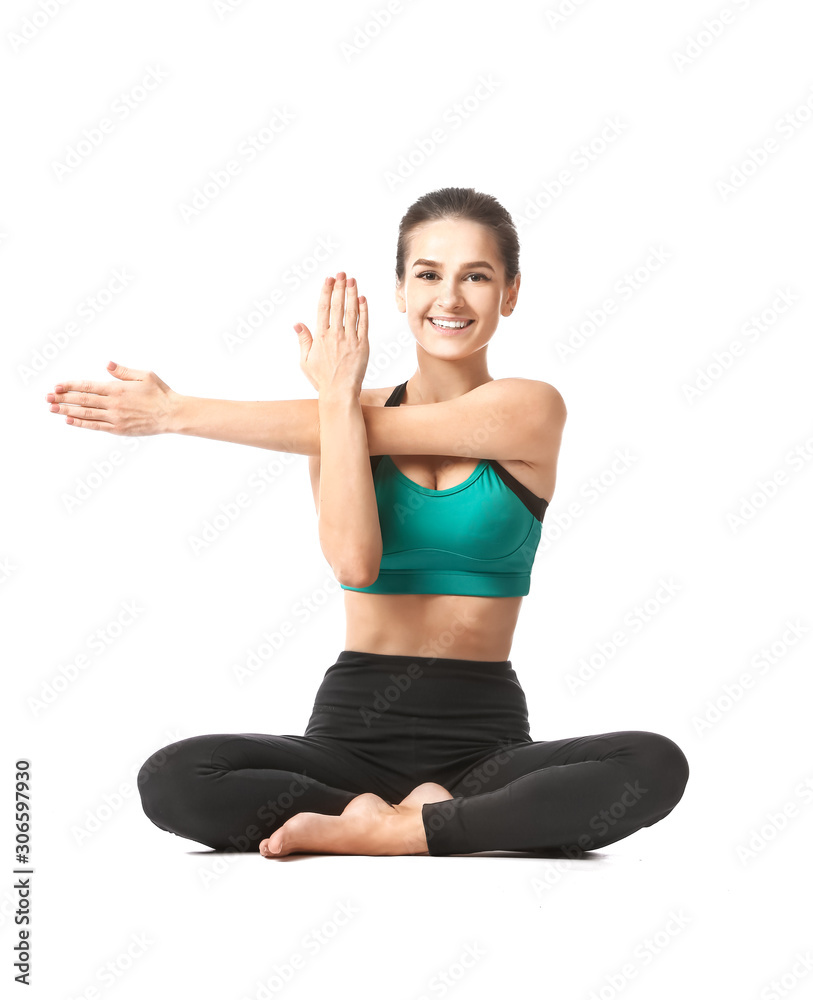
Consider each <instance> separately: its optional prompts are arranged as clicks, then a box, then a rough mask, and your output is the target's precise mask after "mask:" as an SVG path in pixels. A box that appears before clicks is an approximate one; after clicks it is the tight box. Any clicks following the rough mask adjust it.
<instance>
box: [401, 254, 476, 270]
mask: <svg viewBox="0 0 813 1000" xmlns="http://www.w3.org/2000/svg"><path fill="white" fill-rule="evenodd" d="M418 264H421V265H423V266H426V265H428V266H430V267H440V266H441V265H440V264H439V263H438V261H436V260H426V258H425V257H419V258H418V260H416V261H413V263H412V266H413V267H417V265H418ZM460 267H461V270H462V269H463V268H465V267H487V268H488V269H489V270H491V271H493V270H494V268H493V267H492V266H491V264H489V262H488V261H487V260H472V261H469V263H468V264H461V265H460Z"/></svg>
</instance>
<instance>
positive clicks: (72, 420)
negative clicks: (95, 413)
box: [65, 417, 113, 431]
mask: <svg viewBox="0 0 813 1000" xmlns="http://www.w3.org/2000/svg"><path fill="white" fill-rule="evenodd" d="M65 423H66V424H70V425H71V427H85V428H87V429H88V430H91V431H112V430H113V425H112V424H109V423H107V422H106V421H100V420H79V419H78V418H77V417H65Z"/></svg>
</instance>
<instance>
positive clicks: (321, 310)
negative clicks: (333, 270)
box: [316, 275, 334, 334]
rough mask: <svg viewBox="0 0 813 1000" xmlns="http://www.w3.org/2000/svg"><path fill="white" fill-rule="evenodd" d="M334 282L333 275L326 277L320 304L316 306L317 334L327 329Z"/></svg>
mask: <svg viewBox="0 0 813 1000" xmlns="http://www.w3.org/2000/svg"><path fill="white" fill-rule="evenodd" d="M333 282H334V278H333V277H332V275H331V276H329V277H327V278H325V283H324V284H323V285H322V291H321V294H320V295H319V305H318V306H317V307H316V332H317V334H318V333H324V331H325V330H327V325H328V322H329V318H330V296H331V294H332V293H333Z"/></svg>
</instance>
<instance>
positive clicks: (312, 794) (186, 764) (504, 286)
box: [47, 187, 689, 858]
mask: <svg viewBox="0 0 813 1000" xmlns="http://www.w3.org/2000/svg"><path fill="white" fill-rule="evenodd" d="M519 286H520V271H519V245H518V239H517V233H516V229H515V227H514V225H513V222H512V220H511V217H510V215H509V214H508V212H507V211H506V210H505V209H504V208H503V207H502V205H500V203H499V202H498V201H496V200H495V199H494V198H492V197H491V196H489V195H485V194H482V193H479V192H476V191H474V190H473V189H471V188H454V187H452V188H443V189H441V190H438V191H433V192H431V193H429V194H426V195H424V196H423V197H422V198H419V199H418V201H416V202H415V204H414V205H412V206H411V207H410V208H409V210H408V211H407V213H406V214H405V215H404V217H403V219H402V220H401V225H400V229H399V235H398V246H397V253H396V287H395V298H396V303H397V305H398V309H399V310H400V311H401V312H403V313H405V314H406V317H407V322H408V323H409V327H410V329H411V331H412V333H413V334H414V336H415V341H416V348H417V369H416V371H415V373H414V375H412V376H411V377H410V378H409V379H407V381H406V382H403V383H401V384H400V385H398V386H395V387H389V388H386V389H362V388H361V384H362V381H363V379H364V375H365V371H366V367H367V360H368V356H369V346H368V338H367V330H368V321H367V302H366V300H365V299H364V297H363V296H359V294H358V289H357V286H356V282H355V280H354V279H353V278H349V279H348V278H346V275H345V273H344V272H343V271H340V272H339V273H338V274H337V276H336V278H335V279H333V278H327V279H326V281H325V284H324V286H323V288H322V291H321V296H320V299H319V306H318V313H317V322H316V330H315V334H314V335H311V333H310V331H309V330H308V328H307V327H305V326H304V324H296V326H295V329H296V330H297V332H298V336H299V342H300V351H301V359H300V363H301V367H302V370H303V371H304V372H305V374H306V375H307V377H308V378H309V379H310V381H311V383H312V385H313V386H314V387H315V388H316V389H317V390H318V393H319V398H318V400H313V399H310V400H308V399H302V400H282V401H276V402H267V403H266V402H257V403H252V402H232V401H228V400H203V399H194V398H191V397H184V396H180V395H178V394H177V393H175V392H173V391H172V390H171V389H170V388H169V387H168V386H167V385H166V384H165V383H164V382H162V381H161V379H159V378H158V377H157V376H156V375H154V374H153V373H152V372H143V371H130V370H127V369H125V368H123V367H121V366H119V365H115V364H114V363H113V362H111V363H110V365H109V366H108V368H110V370H111V372H112V374H113V375H114V376H115V377H116V378H117V379H118V380H119V381H117V382H107V383H95V382H70V383H63V384H61V385H57V386H55V391H54V393H49V394H48V397H47V399H48V401H49V402H50V403H52V406H51V410H52V411H53V412H57V413H62V414H65V415H66V418H67V422H68V423H69V424H73V425H74V426H77V427H87V428H91V429H96V430H106V431H108V432H110V433H113V434H139V435H140V434H155V433H160V432H168V431H169V432H176V433H181V434H192V435H197V436H203V437H210V438H215V439H218V440H225V441H234V442H239V443H242V444H248V445H254V446H257V447H262V448H269V449H271V450H276V451H286V452H294V453H297V454H302V455H308V456H309V463H310V477H311V484H312V487H313V495H314V502H315V506H316V512H317V515H318V522H319V539H320V543H321V546H322V550H323V552H324V554H325V556H326V558H327V560H328V562H329V563H330V565H331V567H332V569H333V571H334V573H335V575H336V578H337V580H338V581H339V583H340V585H341V587H342V588H343V589H344V591H345V598H344V600H345V610H346V613H347V630H346V638H345V649H344V650H342V651H341V652H340V653H339V655H338V658H337V660H336V662H335V663H334V664H333V665H332V666H330V667H329V668H328V669H327V671H326V673H325V676H324V679H323V681H322V683H321V685H320V687H319V689H318V690H317V692H316V698H315V701H314V706H313V712H312V715H311V718H310V721H309V722H308V725H307V728H306V731H305V733H304V735H302V736H299V735H291V734H289V735H280V736H274V735H264V734H256V733H248V734H246V733H243V734H228V733H221V734H217V735H208V736H196V737H191V738H189V739H184V740H180V741H179V742H177V743H174V744H170V745H169V746H167V747H164V748H163V749H162V750H160V751H158V752H157V753H156V754H154V755H153V756H152V757H150V758H149V759H148V760H147V761H146V762H145V764H144V766H143V767H142V771H141V773H140V774H139V787H140V791H141V798H142V803H143V807H144V811H145V813H146V814H147V816H148V817H149V818H150V819H151V820H152V822H153V823H155V824H156V825H157V826H159V827H160V828H161V829H163V830H167V831H169V832H171V833H174V834H176V835H178V836H180V837H185V838H188V839H190V840H193V841H196V842H197V843H201V844H207V845H209V846H210V847H212V848H216V849H222V850H238V851H247V850H257V849H258V848H259V850H260V852H261V853H262V854H263V855H264V856H265V857H268V858H274V857H277V858H278V857H282V856H285V855H289V854H292V853H328V854H367V855H396V854H430V855H449V854H471V853H476V852H479V851H492V850H498V851H535V850H547V849H551V848H553V849H556V848H559V849H561V850H564V851H565V852H566V853H567V854H568V856H570V857H573V856H576V855H581V853H582V852H583V851H589V850H595V849H596V848H602V847H605V846H607V845H608V844H612V843H614V842H615V841H617V840H620V839H621V838H623V837H627V836H629V835H630V834H631V833H634V832H635V831H636V830H639V829H641V828H642V827H645V826H652V825H653V824H654V823H657V822H658V821H659V820H661V819H663V818H664V817H665V816H667V815H668V814H669V813H670V812H671V811H672V809H673V808H674V807H675V805H676V804H677V802H678V801H679V800H680V798H681V797H682V795H683V791H684V788H685V785H686V782H687V780H688V776H689V766H688V762H687V760H686V757H685V756H684V754H683V752H682V751H681V750H680V748H679V747H678V746H677V745H676V744H675V743H674V742H673V741H672V740H670V739H668V738H667V737H665V736H661V735H659V734H657V733H652V732H647V731H639V730H633V731H624V732H611V733H601V734H599V735H592V736H576V737H570V738H566V739H557V740H547V741H533V740H532V739H531V736H530V732H529V722H528V712H527V704H526V700H525V694H524V691H523V689H522V687H521V685H520V682H519V679H518V677H517V675H516V673H515V672H514V670H513V667H512V665H511V661H510V660H509V659H508V657H509V655H510V651H511V643H512V638H513V634H514V629H515V627H516V624H517V619H518V616H519V611H520V606H521V604H522V598H523V596H525V595H526V594H528V592H529V587H530V574H531V568H532V565H533V562H534V557H535V553H536V549H537V545H538V543H539V539H540V536H541V530H542V522H543V519H544V515H545V510H546V509H547V506H548V504H549V502H550V500H551V498H552V496H553V490H554V485H555V482H556V464H557V459H558V453H559V446H560V441H561V436H562V430H563V427H564V423H565V417H566V410H565V406H564V402H563V400H562V397H561V395H560V394H559V392H558V391H557V390H556V389H555V388H554V387H553V386H552V385H549V384H548V383H547V382H540V381H537V380H535V379H527V378H502V379H495V378H493V377H492V376H491V375H490V374H489V372H488V367H487V360H486V352H487V349H488V344H489V342H490V341H491V338H492V337H493V336H494V334H495V331H496V329H497V325H498V323H499V321H500V317H508V316H510V315H511V313H512V312H513V310H514V307H515V305H516V301H517V296H518V293H519ZM438 651H440V653H441V655H438Z"/></svg>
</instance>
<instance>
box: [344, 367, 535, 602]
mask: <svg viewBox="0 0 813 1000" xmlns="http://www.w3.org/2000/svg"><path fill="white" fill-rule="evenodd" d="M408 381H409V379H407V382H408ZM406 385H407V383H406V382H403V383H402V384H401V385H399V386H396V387H395V389H394V390H393V392H392V394H391V395H390V398H389V399H388V400H387V402H386V403H385V406H400V404H401V399H402V397H403V395H404V392H405V390H406ZM370 463H371V465H372V470H373V485H374V487H375V495H376V503H377V505H378V517H379V521H380V524H381V540H382V543H383V553H382V556H381V565H380V568H379V572H378V577H377V579H376V580H375V582H374V583H371V584H370V586H369V587H346V586H345V585H344V584H340V586H341V587H342V589H343V590H356V591H359V592H360V593H363V594H466V595H471V596H474V597H524V596H525V595H526V594H527V593H528V592H529V590H530V587H531V569H532V567H533V563H534V557H535V556H536V550H537V547H538V545H539V540H540V538H541V535H542V521H543V519H544V516H545V510H546V509H547V507H548V501H547V500H543V499H542V498H541V497H538V496H535V495H534V494H533V493H531V491H530V490H529V489H528V488H527V487H526V486H523V484H522V483H520V482H519V481H518V480H517V479H515V478H514V477H513V476H512V475H511V473H510V472H508V471H507V469H504V468H503V467H502V466H501V465H500V464H499V463H498V462H496V461H495V460H494V459H491V458H489V459H483V460H481V461H480V463H479V464H478V466H477V468H476V469H475V470H474V471H473V472H472V474H471V475H470V476H469V478H468V479H466V480H465V482H462V483H460V484H459V485H458V486H451V487H450V488H449V489H447V490H432V489H429V488H428V487H426V486H420V485H419V484H418V483H416V482H413V480H411V479H409V478H408V477H407V476H405V475H404V474H403V472H401V470H400V469H399V468H398V467H397V466H396V465H395V463H394V462H393V461H392V459H391V458H390V456H389V455H371V456H370Z"/></svg>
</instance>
